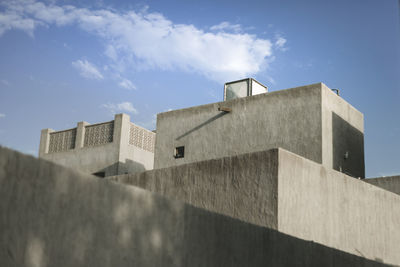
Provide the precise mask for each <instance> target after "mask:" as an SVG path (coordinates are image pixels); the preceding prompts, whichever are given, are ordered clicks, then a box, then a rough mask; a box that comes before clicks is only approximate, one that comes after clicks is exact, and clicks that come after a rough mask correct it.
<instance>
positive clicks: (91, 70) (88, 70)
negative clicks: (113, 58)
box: [72, 60, 103, 80]
mask: <svg viewBox="0 0 400 267" xmlns="http://www.w3.org/2000/svg"><path fill="white" fill-rule="evenodd" d="M72 66H74V67H75V68H76V69H77V70H79V73H80V75H81V76H83V77H85V78H88V79H94V80H102V79H103V75H102V74H101V73H100V71H99V70H98V69H97V68H96V66H94V65H93V64H92V63H90V62H89V61H87V60H77V61H74V62H72Z"/></svg>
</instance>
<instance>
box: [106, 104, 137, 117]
mask: <svg viewBox="0 0 400 267" xmlns="http://www.w3.org/2000/svg"><path fill="white" fill-rule="evenodd" d="M102 107H103V108H106V109H108V111H110V112H111V114H115V113H118V112H126V113H131V114H138V111H137V110H136V109H135V108H134V107H133V105H132V103H130V102H122V103H119V104H111V103H109V104H103V105H102Z"/></svg>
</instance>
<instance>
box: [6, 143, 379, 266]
mask: <svg viewBox="0 0 400 267" xmlns="http://www.w3.org/2000/svg"><path fill="white" fill-rule="evenodd" d="M0 266H27V267H36V266H37V267H39V266H40V267H46V266H58V267H63V266H96V267H102V266H144V267H146V266H209V267H212V266H385V265H384V264H382V263H378V262H374V261H371V260H366V259H364V258H362V257H358V256H355V255H351V254H348V253H344V252H341V251H339V250H336V249H332V248H328V247H325V246H322V245H320V244H316V243H313V242H309V241H304V240H301V239H297V238H294V237H291V236H288V235H284V234H282V233H279V232H277V231H275V230H271V229H268V228H263V227H258V226H254V225H251V224H248V223H245V222H242V221H239V220H235V219H232V218H229V217H226V216H222V215H219V214H215V213H212V212H208V211H205V210H201V209H198V208H194V207H193V206H190V205H187V204H183V203H181V202H178V201H171V200H167V199H165V198H163V197H160V196H157V195H155V194H151V193H150V192H147V191H145V190H141V189H138V188H135V187H132V186H124V185H120V184H116V183H113V182H110V181H107V180H102V179H96V178H95V177H93V176H90V175H82V174H81V173H77V172H73V171H72V170H69V169H66V168H63V167H61V166H58V165H55V164H52V163H50V162H46V161H42V160H37V159H34V158H33V157H30V156H25V155H22V154H20V153H17V152H12V151H9V150H7V149H2V148H1V147H0Z"/></svg>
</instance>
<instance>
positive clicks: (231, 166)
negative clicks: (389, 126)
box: [110, 149, 400, 265]
mask: <svg viewBox="0 0 400 267" xmlns="http://www.w3.org/2000/svg"><path fill="white" fill-rule="evenodd" d="M277 167H278V171H277V170H276V168H277ZM110 179H114V180H116V181H120V182H123V183H128V184H132V185H135V186H139V187H142V188H144V189H147V190H150V191H152V192H156V193H160V194H163V195H165V196H167V197H169V198H174V199H179V200H182V201H184V202H187V203H191V204H192V205H195V206H197V207H201V208H204V209H207V210H211V211H215V212H219V213H223V214H226V215H229V216H232V217H235V218H238V219H240V220H243V221H246V222H251V223H255V224H258V225H261V226H268V227H272V228H275V229H278V230H279V231H282V232H285V233H287V234H290V235H293V236H296V237H300V238H303V239H306V240H313V241H315V242H318V243H321V244H324V245H327V246H331V247H335V248H337V249H341V250H344V251H347V252H350V253H353V254H356V255H361V256H365V257H368V258H370V259H379V260H384V261H385V262H389V263H392V264H399V265H400V253H399V247H398V244H400V230H399V229H398V226H399V225H400V196H397V195H395V194H392V193H390V192H387V191H385V190H383V189H380V188H378V187H375V186H372V185H370V184H368V183H364V182H363V181H362V180H359V179H355V178H352V177H350V176H347V175H345V174H343V173H340V172H338V171H334V170H332V169H328V168H326V167H324V166H323V165H321V164H317V163H315V162H313V161H310V160H307V159H305V158H303V157H300V156H298V155H296V154H293V153H291V152H289V151H286V150H284V149H273V150H269V151H263V152H255V153H250V154H243V155H238V156H232V157H226V158H221V159H214V160H208V161H203V162H196V163H190V164H185V165H181V166H177V167H170V168H165V169H156V170H153V171H150V172H144V173H138V174H131V175H121V176H115V177H111V178H110ZM276 189H278V191H276ZM277 192H278V193H277ZM276 207H277V208H276ZM276 211H277V212H276ZM274 216H277V218H274ZM276 222H277V226H276V225H275V226H274V224H276Z"/></svg>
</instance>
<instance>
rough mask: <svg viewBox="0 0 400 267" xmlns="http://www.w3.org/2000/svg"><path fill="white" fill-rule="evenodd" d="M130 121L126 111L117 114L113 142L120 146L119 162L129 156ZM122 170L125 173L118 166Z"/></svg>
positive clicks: (123, 161) (119, 170) (120, 170)
mask: <svg viewBox="0 0 400 267" xmlns="http://www.w3.org/2000/svg"><path fill="white" fill-rule="evenodd" d="M130 123H131V122H130V117H129V115H127V114H124V113H121V114H117V115H115V119H114V135H113V142H114V144H115V145H116V146H118V162H119V164H120V163H121V162H122V163H125V160H126V158H127V156H128V146H129V131H130V127H131V126H130ZM120 172H121V173H123V170H122V169H121V168H118V173H120Z"/></svg>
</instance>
